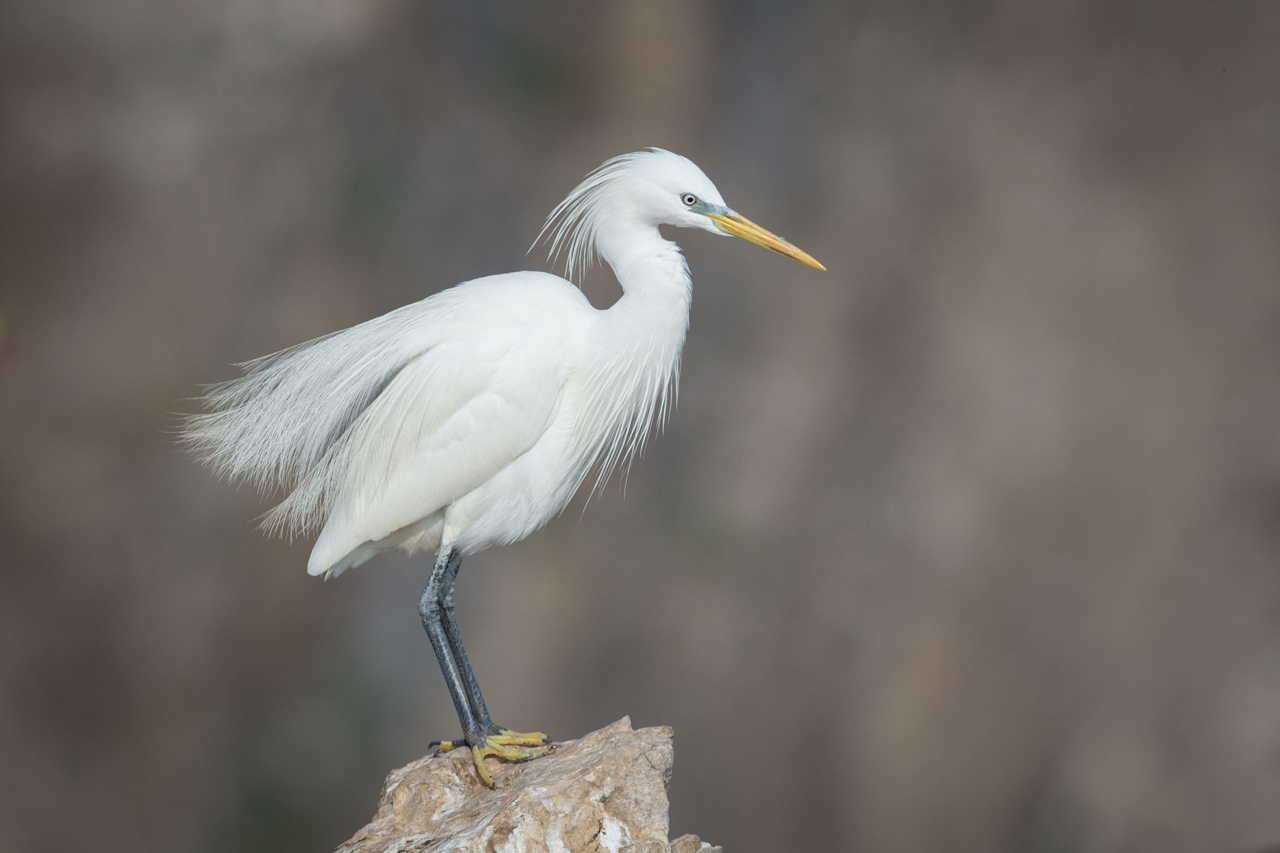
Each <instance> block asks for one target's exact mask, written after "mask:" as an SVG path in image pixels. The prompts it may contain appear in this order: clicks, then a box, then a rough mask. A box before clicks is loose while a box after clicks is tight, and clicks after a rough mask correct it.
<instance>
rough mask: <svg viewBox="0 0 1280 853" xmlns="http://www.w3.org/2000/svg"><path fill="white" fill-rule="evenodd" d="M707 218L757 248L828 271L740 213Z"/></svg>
mask: <svg viewBox="0 0 1280 853" xmlns="http://www.w3.org/2000/svg"><path fill="white" fill-rule="evenodd" d="M707 216H709V217H711V219H712V220H714V221H715V223H716V225H718V226H720V230H721V231H723V232H724V233H726V234H732V235H733V236H735V237H741V238H742V239H743V240H749V241H751V242H752V243H755V244H756V245H757V246H764V247H765V248H766V249H768V250H769V251H771V252H777V253H778V254H779V255H785V256H786V257H788V258H791V259H792V260H796V261H799V262H800V263H802V264H805V265H807V266H811V267H813V268H814V269H818V270H826V267H824V266H823V265H822V264H820V263H818V262H817V261H816V260H814V258H813V256H812V255H810V254H809V253H808V252H806V251H804V250H803V249H800V248H799V247H797V246H793V245H791V244H790V243H788V242H787V241H786V240H783V239H782V238H781V237H779V236H778V235H777V234H773V233H770V232H768V231H766V230H764V229H763V228H761V227H760V226H759V225H757V224H755V223H754V222H752V221H751V220H750V219H747V218H746V217H745V216H743V215H742V214H740V213H737V212H735V211H732V210H731V211H729V212H728V213H723V214H721V213H708V214H707Z"/></svg>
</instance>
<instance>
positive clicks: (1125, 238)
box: [0, 0, 1280, 853]
mask: <svg viewBox="0 0 1280 853" xmlns="http://www.w3.org/2000/svg"><path fill="white" fill-rule="evenodd" d="M1278 46H1280V4H1276V3H1273V2H1265V0H1231V2H1228V1H1227V0H1221V1H1220V2H1170V0H1148V2H1077V3H1067V2H1059V0H1049V1H1048V2H1038V3H1026V2H1021V3H1016V2H1006V3H991V2H966V3H946V2H874V3H839V2H827V3H821V2H789V3H783V2H775V3H766V2H727V0H721V2H710V0H664V2H588V0H577V2H560V3H550V2H542V3H532V2H523V3H517V2H497V0H487V2H462V0H457V2H450V3H420V2H411V1H410V0H225V2H215V0H9V2H7V3H5V4H3V5H0V317H2V318H3V320H2V322H3V329H4V331H3V332H2V333H0V334H3V335H4V341H3V343H0V848H2V849H4V850H6V851H14V853H27V851H65V850H87V849H92V850H95V851H179V852H180V853H181V852H182V851H279V852H280V853H291V851H317V850H319V851H323V850H327V849H332V847H334V846H335V845H336V844H337V843H339V842H340V841H341V840H343V839H344V838H346V837H347V836H348V835H349V834H351V833H352V832H353V831H354V830H355V829H356V828H358V827H359V826H360V825H361V824H363V823H364V821H365V820H367V819H368V817H369V816H370V815H371V814H372V811H373V805H374V802H375V799H376V797H377V793H378V788H379V785H380V783H381V780H382V778H383V776H384V774H385V773H386V772H387V771H388V770H390V769H391V768H393V767H396V766H399V765H401V764H404V763H406V762H408V761H409V760H411V759H413V758H416V757H418V756H419V755H422V754H423V753H424V752H425V751H426V750H427V744H428V742H429V741H431V740H432V739H436V738H441V737H449V736H452V735H455V734H457V732H458V728H457V722H456V719H455V718H454V715H453V710H452V707H451V705H450V702H449V699H448V696H447V694H446V692H445V690H444V684H443V681H442V679H441V678H440V675H439V673H438V670H437V668H436V664H435V660H434V658H433V656H432V654H431V651H430V647H429V645H428V643H427V641H426V638H425V636H424V635H423V633H422V630H421V627H420V626H419V624H418V621H417V613H416V609H415V604H416V596H417V595H418V592H419V591H420V589H421V586H422V584H423V583H424V581H425V575H426V567H425V563H424V562H422V561H415V560H410V559H407V558H380V559H378V560H376V561H374V562H372V563H370V564H368V565H366V566H364V567H363V568H361V569H359V570H356V571H353V572H351V573H349V574H347V575H345V576H343V577H342V578H340V579H338V580H337V581H334V582H330V583H322V582H320V581H318V580H316V579H313V578H309V577H307V576H306V574H305V572H304V566H305V563H306V557H307V553H308V548H309V543H308V542H296V543H293V544H292V545H290V544H289V543H287V542H282V541H278V540H270V539H266V538H264V537H263V536H262V535H260V533H259V532H258V531H257V530H255V529H254V520H255V519H256V518H257V517H258V516H259V515H260V514H261V513H262V512H263V511H265V510H266V509H267V508H268V507H269V506H270V505H271V503H270V501H264V500H261V499H259V498H258V497H257V496H256V495H255V494H253V493H252V492H251V490H248V489H244V488H241V489H236V488H234V487H232V486H229V485H227V484H225V483H220V482H218V481H216V480H215V479H213V478H212V477H211V476H210V475H209V473H208V472H207V471H205V470H203V469H201V468H200V467H199V466H198V465H197V464H196V463H194V462H193V461H191V460H190V459H188V458H186V457H185V456H184V455H183V454H182V453H181V452H180V451H179V450H178V449H177V448H176V447H175V446H174V444H173V442H172V431H173V428H174V425H175V423H176V420H175V417H174V414H175V413H180V412H183V411H191V410H192V408H193V405H194V404H193V403H191V402H190V398H191V397H193V396H194V395H195V394H197V393H198V390H199V386H200V384H201V383H208V382H213V381H218V380H223V379H228V378H230V377H232V376H233V375H235V372H234V370H233V369H232V368H231V367H230V366H229V365H230V364H232V363H234V362H239V361H244V360H246V359H249V358H252V357H254V356H258V355H262V354H264V353H267V352H271V351H274V350H278V349H281V348H283V347H286V346H289V345H292V344H295V343H298V342H301V341H304V340H306V339H309V338H311V337H314V336H317V335H320V334H323V333H326V332H329V331H333V330H335V329H339V328H342V327H345V326H348V325H351V324H354V323H357V322H360V321H362V320H365V319H368V318H370V317H373V316H376V315H378V314H381V313H383V312H385V311H387V310H390V309H392V308H394V307H396V306H399V305H402V304H404V303H407V302H410V301H414V300H417V299H419V298H421V297H423V296H425V295H426V294H428V293H431V292H434V291H436V290H438V289H441V288H443V287H446V286H449V285H451V284H454V283H455V282H458V281H461V280H464V279H467V278H472V277H476V276H479V275H484V274H489V273H494V272H502V271H507V270H513V269H522V268H534V269H545V268H547V263H546V261H545V259H544V253H543V252H542V251H540V250H535V251H534V252H533V253H532V254H531V255H526V254H525V250H526V248H527V247H528V246H529V244H530V243H531V242H532V241H533V238H534V236H535V235H536V234H537V232H538V229H539V228H540V225H541V222H542V219H543V217H544V216H545V215H546V214H547V213H548V212H549V211H550V210H551V208H552V207H553V206H554V205H555V203H556V202H558V201H559V200H560V199H561V198H562V197H563V196H564V195H565V194H566V193H567V192H568V191H569V189H571V188H572V187H573V186H574V185H575V184H576V182H577V181H578V179H579V178H580V177H581V176H582V175H583V174H584V173H585V172H586V171H588V170H589V169H591V168H593V167H594V166H596V165H597V164H599V163H600V162H601V161H602V160H604V159H605V158H606V157H609V156H612V155H615V154H619V153H622V152H625V151H630V150H635V149H637V148H640V147H643V146H646V145H658V146H662V147H667V148H670V149H672V150H675V151H678V152H680V153H683V154H685V155H687V156H689V157H691V158H692V159H693V160H695V161H696V162H697V163H699V164H700V165H701V166H702V167H703V169H704V170H705V171H706V172H707V173H708V174H709V175H710V176H711V178H712V179H713V180H714V181H716V183H717V184H718V186H719V188H720V189H721V191H722V192H723V194H724V196H725V198H726V199H727V200H728V201H729V203H730V204H731V205H733V206H734V207H735V208H737V209H738V210H740V211H742V212H743V213H744V214H746V215H747V216H749V217H751V218H753V219H755V220H756V221H758V222H760V223H761V224H762V225H764V226H765V227H767V228H770V229H773V230H776V231H778V232H779V233H781V234H784V235H785V236H787V237H788V238H790V239H792V240H793V241H795V242H796V243H797V244H799V245H800V246H802V247H803V248H805V249H806V250H809V251H810V252H812V253H813V254H814V255H815V256H816V257H818V258H819V259H820V260H822V261H823V262H824V263H825V264H826V265H827V266H828V267H829V270H830V271H829V272H828V273H825V274H820V273H817V272H814V271H812V270H809V269H806V268H804V267H801V266H800V265H798V264H793V263H789V262H787V261H785V260H783V259H781V258H778V257H776V256H773V255H770V254H768V253H766V252H763V251H762V250H760V249H757V248H755V247H752V246H749V245H747V244H746V243H743V242H741V241H732V240H718V239H714V238H712V237H710V236H709V235H706V234H701V233H697V234H691V233H681V234H679V235H678V238H679V239H680V240H681V243H682V245H683V246H684V247H685V249H686V251H687V254H688V257H689V262H690V266H691V267H692V269H693V275H694V307H693V318H692V329H691V332H690V336H689V340H688V344H687V347H686V350H685V360H684V382H683V387H682V389H681V403H680V406H679V408H678V409H677V410H676V412H675V415H674V418H673V419H672V420H671V422H670V424H669V426H668V428H667V429H666V432H665V434H664V435H662V436H660V437H659V438H658V439H657V440H656V441H654V442H653V443H652V445H651V447H650V448H649V450H648V451H647V452H646V454H645V456H644V457H643V458H642V459H641V460H640V461H639V462H638V463H637V464H635V466H634V467H633V469H632V471H631V473H630V477H629V481H628V482H627V484H626V489H625V494H624V491H623V488H622V484H621V482H614V483H612V484H610V486H609V487H608V488H606V489H605V490H604V491H603V492H601V493H600V494H598V495H596V496H595V497H594V498H593V499H592V500H591V501H590V502H587V501H586V499H585V495H580V496H579V498H578V499H577V500H575V502H574V503H573V504H572V505H571V506H570V507H569V509H568V510H566V512H565V513H564V514H563V515H562V516H561V517H560V518H559V519H558V520H556V521H555V522H553V523H552V524H551V525H550V526H549V527H548V528H547V529H546V530H544V531H542V532H541V533H539V534H537V535H535V536H533V537H531V538H530V539H528V540H526V541H525V542H523V543H521V544H519V545H517V546H513V547H509V548H506V549H502V550H497V551H491V552H488V553H485V554H482V555H478V556H476V557H474V558H471V559H469V560H468V561H467V562H466V563H465V565H464V566H463V570H462V576H461V579H460V581H459V587H458V595H459V609H460V621H461V625H462V630H463V634H464V636H465V637H467V639H468V644H469V649H470V650H471V657H472V661H473V662H474V663H475V665H476V669H477V671H478V673H479V675H480V680H481V682H482V684H484V686H485V689H486V696H487V697H488V698H489V705H490V707H491V708H493V709H494V712H495V716H496V717H497V718H498V719H499V720H500V721H501V722H503V723H504V724H506V725H510V726H514V727H516V728H524V729H531V728H541V729H543V730H545V731H547V732H550V733H551V734H552V735H553V736H555V737H557V738H562V739H563V738H569V737H576V736H578V735H581V734H583V733H585V732H587V731H589V730H591V729H594V728H597V727H600V726H602V725H604V724H607V723H609V722H611V721H613V720H616V719H617V718H619V717H621V716H623V715H624V714H630V715H631V717H632V719H633V721H634V723H635V724H636V725H637V726H641V725H657V724H670V725H673V726H674V727H675V731H676V772H675V776H674V779H673V781H672V785H671V798H672V831H673V835H674V834H680V833H684V832H696V833H699V834H701V835H702V836H703V837H704V838H707V839H709V840H711V841H714V842H715V843H718V844H723V845H724V846H725V848H726V850H728V851H731V853H748V851H791V850H814V851H817V850H850V851H895V853H915V851H920V853H924V851H944V850H945V851H973V853H987V852H988V851H1029V852H1030V851H1034V853H1075V851H1081V853H1083V852H1084V851H1089V853H1109V852H1110V851H1117V852H1118V851H1135V853H1136V852H1137V851H1141V852H1142V853H1146V851H1151V852H1152V853H1157V852H1158V853H1166V851H1240V853H1245V852H1246V851H1261V850H1265V849H1268V848H1269V847H1270V846H1273V845H1276V844H1278V843H1280V47H1278ZM585 288H586V290H587V292H588V294H589V296H590V297H591V298H592V300H593V301H594V302H596V304H597V305H601V306H603V305H607V304H608V303H609V301H610V300H612V299H613V298H615V296H616V285H614V284H613V281H612V279H611V278H609V277H608V276H606V275H604V274H602V273H601V272H600V271H598V270H597V271H596V272H595V273H594V274H593V275H592V276H591V277H590V278H589V279H588V281H587V282H586V284H585Z"/></svg>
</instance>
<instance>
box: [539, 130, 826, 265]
mask: <svg viewBox="0 0 1280 853" xmlns="http://www.w3.org/2000/svg"><path fill="white" fill-rule="evenodd" d="M628 224H631V225H634V224H642V225H649V226H658V225H675V226H677V227H681V228H701V229H702V230H704V231H710V232H712V233H713V234H720V235H732V236H734V237H741V238H743V239H744V240H748V241H750V242H752V243H755V244H756V245H757V246H763V247H764V248H766V249H769V250H770V251H773V252H777V253H778V254H780V255H784V256H786V257H788V258H792V259H794V260H797V261H800V262H801V263H803V264H807V265H808V266H811V267H815V268H816V269H820V270H824V269H826V267H824V266H823V265H822V264H820V263H818V262H817V261H816V260H814V259H813V257H811V256H810V255H809V254H808V253H806V252H804V251H802V250H801V249H799V248H797V247H796V246H794V245H792V244H791V243H788V242H787V241H786V240H784V239H782V238H781V237H779V236H777V235H776V234H772V233H770V232H768V231H766V230H765V229H763V228H761V227H760V226H759V225H756V224H755V223H754V222H752V221H751V220H749V219H747V218H746V217H744V216H742V215H741V214H739V213H737V212H735V211H733V210H731V209H730V208H729V207H728V206H727V205H726V204H725V203H724V199H723V198H722V197H721V196H720V191H719V190H717V189H716V185H715V184H713V183H711V179H710V178H708V177H707V176H706V174H704V173H703V171H702V170H701V169H699V168H698V167H697V165H696V164H695V163H694V162H693V161H692V160H689V159H687V158H685V157H681V156H680V155H679V154H673V153H671V152H670V151H664V150H663V149H661V148H650V149H648V150H646V151H637V152H635V153H633V154H623V155H622V156H620V157H614V158H613V159H612V160H609V161H607V162H606V163H605V164H604V165H602V166H601V167H600V168H598V169H596V170H595V171H594V172H592V173H591V174H590V175H588V176H587V177H586V179H585V180H584V181H583V182H582V183H581V184H579V185H578V187H577V188H576V189H575V190H574V191H573V192H571V193H570V194H569V197H568V198H566V199H565V200H564V201H562V202H561V203H560V204H559V205H558V206H557V207H556V209H555V210H553V211H552V212H551V215H550V216H549V217H547V223H546V225H545V226H544V227H543V229H542V231H543V234H546V233H548V232H550V235H551V253H552V255H555V254H558V253H559V252H560V251H562V250H563V251H565V252H567V255H568V257H567V260H566V267H567V273H568V275H569V277H570V278H572V277H573V273H574V270H575V269H576V268H578V267H580V266H587V265H589V264H590V261H591V257H592V255H594V254H595V252H596V251H597V250H598V249H599V244H600V243H601V242H603V241H604V240H605V239H607V235H608V234H609V233H610V232H611V231H614V230H616V229H619V228H625V227H626V226H627V225H628ZM541 236H542V235H541V234H540V235H539V239H541Z"/></svg>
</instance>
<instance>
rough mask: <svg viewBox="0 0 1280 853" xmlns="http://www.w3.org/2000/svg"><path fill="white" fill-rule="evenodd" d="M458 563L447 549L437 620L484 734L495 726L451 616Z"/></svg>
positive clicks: (459, 558)
mask: <svg viewBox="0 0 1280 853" xmlns="http://www.w3.org/2000/svg"><path fill="white" fill-rule="evenodd" d="M461 567H462V555H461V554H459V553H458V552H457V551H453V552H451V553H450V554H449V562H448V566H447V567H446V569H445V578H444V585H443V586H442V587H441V592H443V594H444V597H443V598H442V599H441V600H440V624H441V626H442V627H443V628H444V635H445V637H446V638H447V639H448V641H449V651H451V652H452V653H453V659H454V661H455V662H457V664H458V669H459V670H461V675H462V686H463V687H464V688H466V691H467V699H468V700H469V701H470V703H471V713H472V714H473V715H474V716H475V719H476V722H477V723H478V724H479V726H480V728H481V730H483V731H484V733H485V734H487V735H496V734H497V733H498V731H499V728H498V726H496V725H494V723H493V719H492V718H491V717H490V716H489V709H488V708H487V707H485V704H484V697H483V696H481V695H480V684H479V683H478V682H477V681H476V674H475V672H474V671H472V669H471V661H469V660H467V650H466V649H464V648H463V647H462V635H461V634H459V633H458V622H457V620H456V619H454V616H453V582H454V581H455V580H456V579H457V577H458V569H459V568H461Z"/></svg>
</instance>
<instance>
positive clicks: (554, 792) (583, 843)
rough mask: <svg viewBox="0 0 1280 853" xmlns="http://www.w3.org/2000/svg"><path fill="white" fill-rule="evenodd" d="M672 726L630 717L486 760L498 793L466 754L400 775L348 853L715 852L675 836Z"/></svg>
mask: <svg viewBox="0 0 1280 853" xmlns="http://www.w3.org/2000/svg"><path fill="white" fill-rule="evenodd" d="M671 737H672V732H671V729H670V728H669V727H666V726H658V727H654V728H647V729H640V730H639V731H633V730H632V729H631V720H630V718H627V717H624V718H623V719H621V720H619V721H618V722H616V723H614V724H613V725H610V726H606V727H605V728H603V729H600V730H599V731H595V732H592V733H591V734H589V735H586V736H585V737H582V738H579V739H578V740H571V741H566V742H564V743H560V744H557V747H556V751H555V752H554V753H552V754H551V755H548V756H545V757H543V758H538V759H534V760H533V761H529V762H526V763H519V764H513V763H508V762H505V761H498V760H496V759H486V760H487V761H488V762H489V764H488V767H489V769H490V771H491V772H492V773H493V778H494V782H495V784H496V790H492V791H491V790H489V789H488V788H486V787H484V785H482V784H481V783H480V780H479V778H477V776H476V772H475V768H474V767H473V766H472V764H471V753H470V751H469V750H466V749H458V750H454V751H452V752H447V753H444V754H441V755H429V756H427V757H425V758H420V759H418V760H417V761H415V762H413V763H412V764H409V765H407V766H405V767H402V768H400V769H399V770H394V771H392V772H391V773H390V774H389V775H388V776H387V781H386V783H385V784H384V785H383V787H382V796H381V797H380V798H379V800H378V810H377V813H376V814H375V815H374V817H373V820H372V821H370V822H369V824H368V825H367V826H365V827H364V828H363V829H361V830H360V831H359V832H357V833H356V834H355V835H354V836H352V838H351V840H349V841H348V842H347V843H346V844H343V845H342V846H341V847H339V848H338V853H418V851H423V853H452V851H460V852H462V853H472V851H474V853H482V851H483V853H544V851H545V853H560V852H561V851H569V853H580V851H582V853H597V851H600V853H603V851H608V853H624V851H625V853H632V851H634V853H715V852H716V851H720V848H719V847H712V846H711V845H709V844H706V843H704V842H702V841H700V840H699V838H698V837H697V836H696V835H685V836H682V837H681V838H678V839H676V840H675V841H671V842H669V841H668V840H667V828H668V817H667V786H668V783H669V782H670V780H671V765H672V760H673V751H672V743H671Z"/></svg>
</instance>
